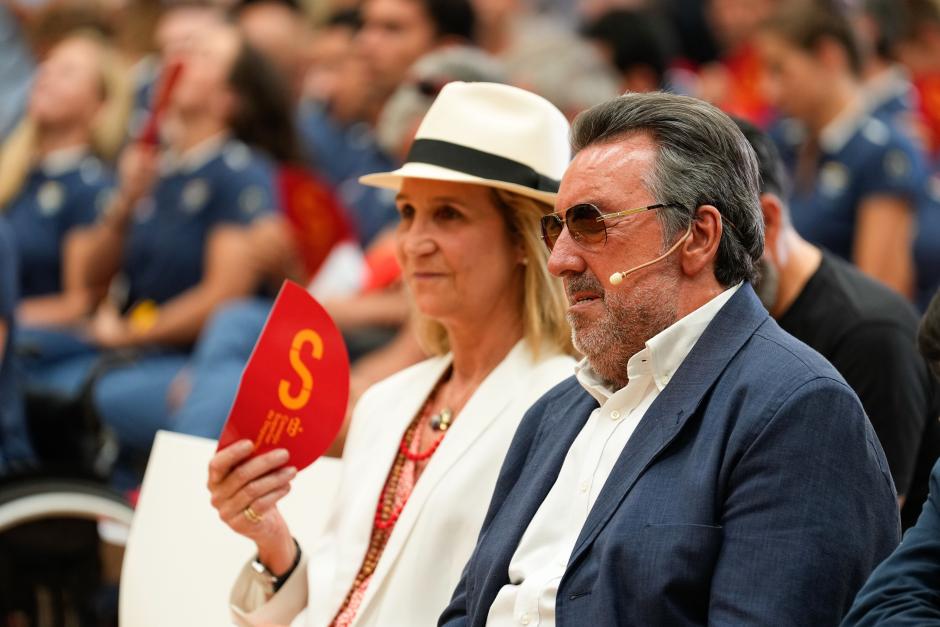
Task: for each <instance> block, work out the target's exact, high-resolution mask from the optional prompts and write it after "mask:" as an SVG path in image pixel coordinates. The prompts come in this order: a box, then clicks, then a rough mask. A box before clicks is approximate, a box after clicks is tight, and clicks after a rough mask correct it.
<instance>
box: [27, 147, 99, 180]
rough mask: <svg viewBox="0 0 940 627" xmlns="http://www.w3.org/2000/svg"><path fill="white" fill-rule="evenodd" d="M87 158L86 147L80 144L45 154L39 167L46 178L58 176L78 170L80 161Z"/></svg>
mask: <svg viewBox="0 0 940 627" xmlns="http://www.w3.org/2000/svg"><path fill="white" fill-rule="evenodd" d="M86 156H88V145H87V144H80V145H78V146H70V147H69V148H59V149H58V150H53V151H52V152H50V153H48V154H46V156H44V157H43V158H42V159H41V160H40V161H39V167H40V168H41V169H42V171H43V172H44V173H45V174H46V176H60V175H62V174H65V173H66V172H71V171H72V170H76V169H78V166H79V165H80V164H81V162H82V160H83V159H84V158H85V157H86Z"/></svg>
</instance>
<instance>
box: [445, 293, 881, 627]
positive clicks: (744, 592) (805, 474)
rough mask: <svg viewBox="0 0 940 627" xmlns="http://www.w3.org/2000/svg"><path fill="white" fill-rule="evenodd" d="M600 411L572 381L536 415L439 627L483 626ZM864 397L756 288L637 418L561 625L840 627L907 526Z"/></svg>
mask: <svg viewBox="0 0 940 627" xmlns="http://www.w3.org/2000/svg"><path fill="white" fill-rule="evenodd" d="M596 407H597V402H596V401H595V400H594V399H593V398H592V397H591V396H590V395H589V394H588V393H587V392H586V391H584V389H583V388H582V387H581V386H580V385H579V384H578V382H577V380H576V379H574V378H570V379H567V380H566V381H564V382H562V383H561V384H559V385H558V386H556V387H555V388H553V389H552V390H551V391H549V392H548V393H547V394H546V395H545V396H543V397H542V398H541V399H539V401H538V402H537V403H536V404H535V405H534V406H533V407H532V408H531V409H530V410H529V412H528V413H527V414H526V416H525V417H524V418H523V421H522V423H521V425H520V427H519V430H518V431H517V433H516V436H515V439H514V440H513V443H512V445H511V447H510V450H509V452H508V454H507V457H506V459H505V461H504V463H503V467H502V470H501V472H500V477H499V480H498V482H497V484H496V488H495V491H494V494H493V498H492V501H491V503H490V508H489V511H488V512H487V516H486V519H485V521H484V524H483V528H482V530H481V532H480V536H479V539H478V542H477V546H476V548H475V549H474V552H473V554H472V555H471V557H470V560H469V562H468V563H467V566H466V568H465V569H464V573H463V576H462V578H461V580H460V583H459V584H458V586H457V589H456V591H455V592H454V596H453V598H452V600H451V604H450V605H449V606H448V607H447V609H446V610H445V611H444V613H443V615H442V616H441V618H440V622H439V624H440V625H447V626H459V625H474V626H482V625H485V623H486V618H487V614H488V613H489V610H490V606H491V604H492V602H493V599H494V598H495V597H496V594H497V593H498V592H499V590H500V588H502V586H503V585H506V584H508V583H509V581H508V575H507V570H508V567H509V562H510V559H511V558H512V555H513V553H514V552H515V551H516V547H517V546H518V544H519V540H520V539H521V537H522V535H523V533H524V532H525V530H526V528H527V527H528V525H529V522H530V521H531V519H532V517H533V515H534V514H535V512H536V510H537V509H538V508H539V506H540V505H541V503H542V501H543V500H544V499H545V497H546V495H547V494H548V492H549V490H550V489H551V488H552V485H553V484H554V483H555V479H556V478H557V476H558V472H559V470H560V469H561V466H562V462H563V461H564V459H565V455H566V453H567V451H568V449H569V447H570V446H571V444H572V442H573V441H574V439H575V437H576V436H577V435H578V432H579V431H580V430H581V428H582V426H583V425H584V424H585V422H586V420H587V418H588V417H589V416H590V414H591V412H592V411H593V410H594V409H595V408H596ZM895 499H896V495H895V492H894V486H893V483H892V481H891V475H890V474H889V472H888V465H887V462H886V461H885V457H884V453H883V452H882V450H881V446H880V445H879V444H878V440H877V439H876V437H875V434H874V431H873V430H872V428H871V425H870V424H869V422H868V419H867V418H866V417H865V414H864V411H863V410H862V406H861V404H860V403H859V401H858V398H857V397H856V396H855V393H854V392H853V391H852V390H851V389H850V388H849V387H848V386H847V385H846V384H845V382H844V381H843V380H842V377H841V376H839V374H838V373H837V372H836V370H835V369H834V368H833V367H832V366H831V365H830V364H829V363H828V362H827V361H826V360H825V359H823V358H822V357H821V356H820V355H819V354H818V353H816V352H815V351H813V350H812V349H810V348H809V347H807V346H806V345H805V344H803V343H801V342H799V341H798V340H796V339H795V338H793V337H792V336H790V335H788V334H787V333H785V332H784V331H782V330H781V329H780V327H779V326H777V324H776V322H774V321H773V320H772V319H771V318H770V316H769V315H768V313H767V311H766V310H765V309H764V307H763V306H762V305H761V303H760V301H759V300H758V299H757V297H756V295H755V294H754V291H753V289H751V287H750V285H747V284H746V285H744V286H742V288H741V289H740V290H739V291H738V292H737V293H736V294H735V295H734V296H733V297H732V298H731V300H730V301H729V302H728V303H727V304H726V305H725V306H724V307H723V308H722V309H721V311H719V312H718V314H717V315H716V316H715V318H714V319H713V320H712V322H711V324H710V325H709V326H708V328H707V329H706V330H705V332H704V333H703V334H702V336H701V338H700V339H699V341H698V343H696V345H695V346H694V348H693V349H692V351H691V352H690V353H689V355H688V357H687V358H686V359H685V361H684V362H683V364H682V365H681V367H680V368H679V370H678V371H677V372H676V374H675V376H674V377H673V379H672V381H671V382H670V383H669V384H668V385H667V386H666V388H665V389H664V390H663V391H662V393H661V394H660V395H659V397H658V398H657V399H656V401H655V402H654V403H653V404H652V405H651V406H650V408H649V410H648V411H647V412H646V414H645V415H644V416H643V419H642V420H641V421H640V423H639V425H638V426H637V428H636V431H635V432H634V433H633V436H632V437H631V438H630V440H629V442H628V443H627V445H626V447H625V448H624V450H623V452H622V453H621V455H620V458H619V459H618V461H617V463H616V465H615V466H614V469H613V472H612V473H611V474H610V477H609V479H608V480H607V482H606V483H605V485H604V487H603V489H602V490H601V493H600V495H599V496H598V498H597V501H596V502H595V504H594V507H593V508H592V509H591V511H590V513H589V515H588V518H587V521H586V522H585V524H584V527H583V528H582V529H581V534H580V536H579V538H578V540H577V542H576V544H575V548H574V551H573V552H572V554H571V557H570V559H569V561H568V567H567V570H566V571H565V574H564V577H563V578H562V580H561V582H560V584H559V589H558V595H557V599H556V621H557V624H558V625H559V626H561V627H564V626H569V625H591V626H592V627H608V626H611V625H631V626H644V627H645V626H660V625H662V626H668V627H677V626H681V625H705V624H709V625H736V626H737V625H762V626H763V625H787V626H791V625H812V626H821V625H838V624H839V621H840V620H841V618H842V616H843V615H844V614H845V612H846V611H847V610H848V609H849V606H850V604H851V603H852V599H853V598H854V596H855V593H856V592H857V591H858V589H859V588H860V587H861V586H862V584H863V583H864V582H865V579H866V578H867V577H868V575H869V573H870V572H871V571H872V569H873V568H874V567H875V566H876V565H877V564H878V563H879V562H880V561H881V560H882V559H884V558H885V557H886V556H887V555H888V554H889V553H890V552H891V551H892V550H893V549H894V547H895V546H896V545H897V543H898V540H899V537H900V521H899V518H898V507H897V502H896V500H895Z"/></svg>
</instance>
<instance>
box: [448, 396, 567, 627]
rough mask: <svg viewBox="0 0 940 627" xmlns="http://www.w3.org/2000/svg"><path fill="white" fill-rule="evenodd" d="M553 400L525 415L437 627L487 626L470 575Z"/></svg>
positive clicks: (537, 403)
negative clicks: (474, 540) (481, 546)
mask: <svg viewBox="0 0 940 627" xmlns="http://www.w3.org/2000/svg"><path fill="white" fill-rule="evenodd" d="M550 396H551V393H549V394H547V395H546V396H543V397H542V398H541V399H540V400H539V401H537V402H536V403H535V405H533V406H532V407H531V408H530V409H529V410H528V411H527V412H526V414H525V416H523V418H522V421H521V422H520V423H519V427H518V428H517V429H516V434H515V435H514V436H513V439H512V443H511V444H510V445H509V451H508V452H507V453H506V457H505V458H504V460H503V465H502V467H501V468H500V471H499V477H498V478H497V479H496V487H495V488H494V489H493V496H492V498H491V499H490V505H489V508H488V509H487V512H486V517H485V518H484V519H483V526H482V527H481V528H480V535H479V536H478V538H477V548H476V549H474V551H473V553H471V554H470V559H469V560H468V561H467V564H466V566H464V569H463V573H462V574H461V576H460V581H459V582H458V583H457V588H456V589H455V590H454V594H453V595H452V597H451V600H450V604H449V605H448V606H447V607H446V608H445V609H444V612H443V613H442V614H441V617H440V619H438V623H437V624H438V627H463V626H464V625H482V624H485V623H486V615H485V614H484V615H481V616H476V614H481V613H484V612H485V613H489V603H488V602H486V600H485V599H480V598H477V597H476V596H475V595H474V594H473V590H472V586H471V585H470V578H471V575H470V573H471V572H473V570H474V566H476V562H477V553H478V551H479V547H480V544H481V543H482V542H483V540H484V538H485V537H486V534H487V531H489V528H490V525H491V524H492V522H493V518H494V517H495V516H496V514H497V513H498V512H499V510H500V508H501V507H502V505H503V502H504V501H505V500H506V497H507V496H508V495H509V493H510V492H511V491H512V489H513V487H514V486H515V485H516V482H517V481H518V480H519V477H520V476H521V474H522V469H523V467H524V466H525V463H526V461H527V460H528V457H529V452H530V451H531V450H532V449H533V448H535V446H536V443H537V440H538V435H539V433H540V429H539V427H540V425H541V419H542V413H543V411H544V408H545V406H546V405H547V403H548V401H547V400H546V399H547V398H549V397H550ZM505 576H506V577H508V576H509V575H508V572H507V573H505ZM483 605H485V607H483Z"/></svg>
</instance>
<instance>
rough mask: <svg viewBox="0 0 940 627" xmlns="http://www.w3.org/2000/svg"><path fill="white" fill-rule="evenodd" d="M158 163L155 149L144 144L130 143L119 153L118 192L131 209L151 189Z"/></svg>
mask: <svg viewBox="0 0 940 627" xmlns="http://www.w3.org/2000/svg"><path fill="white" fill-rule="evenodd" d="M158 163H159V153H158V151H157V148H155V147H153V146H148V145H146V144H141V143H131V144H129V145H128V146H127V148H125V149H124V152H122V153H121V159H120V162H119V163H118V174H119V177H120V192H121V195H122V196H123V198H124V200H125V201H126V202H127V203H128V204H129V205H130V206H131V207H133V205H134V204H135V203H136V202H137V201H138V200H140V199H141V198H143V197H144V196H146V195H147V194H148V193H149V192H150V190H151V189H152V188H153V185H154V182H155V181H156V180H157V174H158Z"/></svg>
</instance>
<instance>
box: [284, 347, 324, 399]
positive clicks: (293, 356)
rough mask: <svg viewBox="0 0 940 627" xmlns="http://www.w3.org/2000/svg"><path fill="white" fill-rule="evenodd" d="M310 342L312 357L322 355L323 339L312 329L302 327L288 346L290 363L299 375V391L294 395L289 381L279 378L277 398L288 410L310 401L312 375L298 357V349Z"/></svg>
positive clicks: (318, 357)
mask: <svg viewBox="0 0 940 627" xmlns="http://www.w3.org/2000/svg"><path fill="white" fill-rule="evenodd" d="M308 342H309V343H310V344H311V345H312V347H313V350H312V354H313V358H314V359H321V358H322V357H323V340H322V339H321V338H320V336H319V335H318V334H317V332H316V331H314V330H313V329H303V330H301V331H299V332H298V333H297V335H295V336H294V341H293V342H292V343H291V347H290V365H291V367H292V368H293V369H294V372H296V373H297V376H299V377H300V392H298V394H297V395H296V396H293V395H291V393H290V382H289V381H287V380H285V379H281V383H280V385H279V386H278V389H277V395H278V398H279V399H280V400H281V403H282V404H283V405H284V407H286V408H287V409H290V410H298V409H300V408H301V407H303V406H304V405H306V404H307V402H309V401H310V391H311V390H312V389H313V376H312V375H311V374H310V370H309V369H308V368H307V366H306V365H304V362H303V361H301V359H300V349H301V347H302V346H303V345H304V344H306V343H308Z"/></svg>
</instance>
